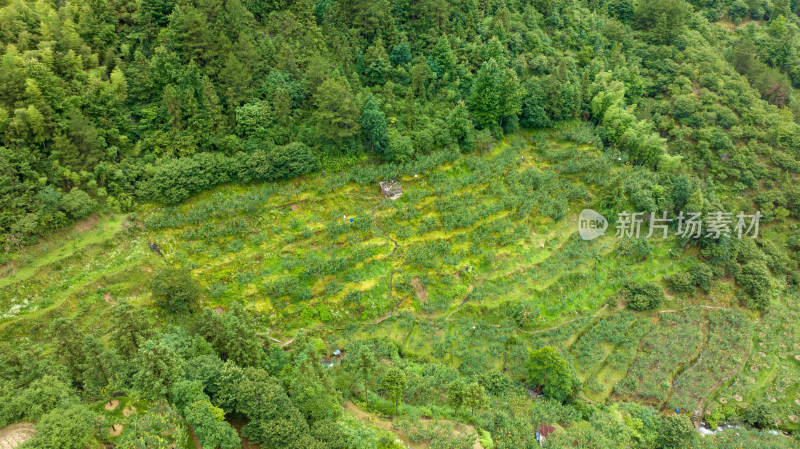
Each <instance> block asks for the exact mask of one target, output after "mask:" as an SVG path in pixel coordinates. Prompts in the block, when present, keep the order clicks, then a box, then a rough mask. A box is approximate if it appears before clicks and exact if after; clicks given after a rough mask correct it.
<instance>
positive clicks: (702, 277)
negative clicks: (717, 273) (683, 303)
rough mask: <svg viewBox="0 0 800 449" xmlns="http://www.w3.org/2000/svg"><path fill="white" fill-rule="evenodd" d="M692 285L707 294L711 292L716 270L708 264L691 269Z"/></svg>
mask: <svg viewBox="0 0 800 449" xmlns="http://www.w3.org/2000/svg"><path fill="white" fill-rule="evenodd" d="M689 275H690V276H691V277H692V283H693V284H694V285H696V286H698V287H700V288H702V289H703V290H704V291H705V292H709V291H711V281H712V280H713V279H714V270H712V269H711V267H710V266H708V265H707V264H704V263H701V264H699V265H695V266H693V267H692V268H690V269H689Z"/></svg>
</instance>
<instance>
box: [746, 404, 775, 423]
mask: <svg viewBox="0 0 800 449" xmlns="http://www.w3.org/2000/svg"><path fill="white" fill-rule="evenodd" d="M776 418H777V415H776V414H775V410H774V409H773V408H772V406H771V405H770V404H768V403H766V402H765V401H763V400H762V401H758V402H755V403H752V404H750V405H748V406H747V408H746V409H745V411H744V422H746V423H747V424H749V425H751V426H753V427H756V428H758V429H771V428H773V427H775V420H776Z"/></svg>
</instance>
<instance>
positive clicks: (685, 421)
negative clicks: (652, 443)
mask: <svg viewBox="0 0 800 449" xmlns="http://www.w3.org/2000/svg"><path fill="white" fill-rule="evenodd" d="M695 439H697V432H695V430H694V426H693V425H692V423H691V421H689V418H688V417H687V416H686V415H670V416H667V417H666V418H664V419H663V420H662V421H661V431H660V432H659V434H658V440H657V444H658V447H659V448H663V449H677V448H681V447H690V446H691V445H692V444H693V443H694V441H695Z"/></svg>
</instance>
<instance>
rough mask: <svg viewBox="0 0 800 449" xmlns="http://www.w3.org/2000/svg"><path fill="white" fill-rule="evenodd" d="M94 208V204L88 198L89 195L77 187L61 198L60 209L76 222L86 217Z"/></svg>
mask: <svg viewBox="0 0 800 449" xmlns="http://www.w3.org/2000/svg"><path fill="white" fill-rule="evenodd" d="M95 206H96V203H95V201H94V200H93V199H91V198H90V197H89V194H88V193H86V192H84V191H83V190H81V189H79V188H77V187H75V188H73V189H72V190H71V191H70V192H69V193H68V194H66V195H64V196H62V197H61V208H62V209H64V212H66V213H67V215H69V216H70V217H71V218H74V219H76V220H80V219H81V218H85V217H87V216H88V215H89V214H91V213H92V210H94V208H95Z"/></svg>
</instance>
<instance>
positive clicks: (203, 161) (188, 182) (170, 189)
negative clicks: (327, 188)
mask: <svg viewBox="0 0 800 449" xmlns="http://www.w3.org/2000/svg"><path fill="white" fill-rule="evenodd" d="M317 166H318V160H317V157H316V155H315V154H314V153H313V152H312V151H311V149H310V148H309V147H308V146H306V145H305V144H304V143H301V142H292V143H290V144H288V145H284V146H280V147H274V148H272V149H269V150H262V149H259V150H255V151H253V152H252V153H250V154H246V153H237V154H235V155H233V156H226V155H224V154H220V153H197V154H194V155H192V156H188V157H183V158H179V159H174V160H171V161H167V162H164V163H162V164H160V165H157V166H156V167H155V169H154V170H153V174H152V176H151V178H150V179H149V180H148V181H146V182H145V183H144V186H143V187H142V189H141V191H140V194H141V195H142V196H143V197H144V198H147V199H150V200H153V201H157V202H160V203H164V204H178V203H180V202H182V201H184V200H186V199H187V198H189V197H191V196H192V195H195V194H198V193H200V192H202V191H204V190H207V189H210V188H212V187H214V186H217V185H220V184H225V183H228V182H250V181H275V180H279V179H288V178H292V177H295V176H299V175H303V174H306V173H310V172H312V171H314V170H316V169H317Z"/></svg>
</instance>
